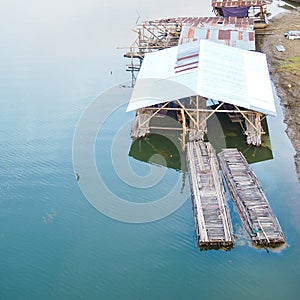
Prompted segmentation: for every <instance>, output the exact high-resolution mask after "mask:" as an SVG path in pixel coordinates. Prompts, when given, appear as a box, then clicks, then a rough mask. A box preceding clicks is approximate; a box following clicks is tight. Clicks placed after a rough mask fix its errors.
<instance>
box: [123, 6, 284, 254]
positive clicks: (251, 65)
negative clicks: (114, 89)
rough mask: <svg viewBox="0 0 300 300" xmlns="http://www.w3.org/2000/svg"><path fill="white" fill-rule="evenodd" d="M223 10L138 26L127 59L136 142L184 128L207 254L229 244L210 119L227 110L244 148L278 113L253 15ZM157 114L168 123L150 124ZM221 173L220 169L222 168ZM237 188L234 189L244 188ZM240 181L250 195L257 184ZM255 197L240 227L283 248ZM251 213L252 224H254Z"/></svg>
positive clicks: (226, 210)
mask: <svg viewBox="0 0 300 300" xmlns="http://www.w3.org/2000/svg"><path fill="white" fill-rule="evenodd" d="M212 2H213V4H215V3H218V5H220V6H217V7H220V8H223V7H225V8H227V6H224V5H225V4H228V3H229V1H212ZM225 2H226V3H225ZM265 2H269V1H230V3H231V4H232V5H233V4H235V5H236V6H232V7H239V6H241V7H244V6H245V7H247V11H248V10H249V7H248V6H251V5H258V6H259V5H260V4H261V5H264V3H265ZM221 4H222V5H223V6H222V5H221ZM246 4H247V5H246ZM215 5H217V4H215ZM243 5H244V6H243ZM245 10H246V9H245ZM224 11H226V9H225V10H224ZM224 11H223V10H222V14H221V13H220V14H219V16H216V17H181V18H169V19H162V20H155V21H147V22H143V23H142V24H140V25H138V28H137V29H136V30H135V31H136V32H137V34H138V37H137V39H136V41H135V42H134V43H133V44H132V45H131V47H129V49H128V51H127V52H126V54H125V57H127V58H130V59H131V63H130V64H129V65H128V66H127V67H128V71H130V72H131V74H132V87H133V92H132V95H131V98H130V101H129V103H128V107H127V111H135V112H136V118H135V122H134V124H133V126H132V128H131V137H132V138H133V139H134V140H136V139H140V138H143V137H145V136H147V135H149V134H150V132H151V131H152V130H165V131H167V130H169V131H172V130H176V131H178V130H180V131H181V138H180V140H181V146H182V149H183V151H184V152H185V154H186V165H187V170H188V175H189V182H190V188H191V195H192V199H193V210H194V219H195V224H196V234H197V242H198V245H199V246H200V248H205V249H206V248H218V249H219V248H224V249H230V248H232V247H233V246H234V235H233V226H232V223H231V219H230V214H229V208H228V205H227V199H226V195H225V189H224V186H223V182H222V179H221V177H220V171H219V170H220V167H219V160H218V157H217V155H216V151H215V150H214V148H213V147H212V145H211V144H210V143H209V142H207V133H208V128H207V121H208V120H209V118H210V117H212V116H213V115H214V114H215V113H223V114H224V113H225V114H227V115H228V117H229V119H230V120H231V122H234V123H239V124H240V125H241V128H242V129H243V133H244V134H245V136H246V139H247V143H248V144H249V145H254V146H260V145H261V143H262V135H263V134H264V130H263V127H262V120H264V119H265V118H266V116H267V115H271V116H275V115H276V108H275V103H274V95H273V89H272V85H271V81H270V76H269V71H268V65H267V61H266V56H265V54H263V53H259V52H255V32H254V25H255V18H249V17H248V14H246V12H244V13H245V16H242V17H240V15H239V14H238V15H237V16H233V15H232V14H233V11H234V13H236V12H237V11H238V10H237V9H235V10H229V12H230V11H231V12H230V14H231V15H229V16H227V15H226V14H227V13H224ZM136 62H137V63H136ZM168 116H169V118H168ZM158 117H159V118H160V119H172V120H173V123H172V122H170V123H169V124H168V125H166V123H163V122H160V123H157V122H155V121H154V120H155V119H157V118H158ZM174 123H175V125H174ZM162 124H163V125H162ZM150 146H151V145H150ZM155 151H156V149H155ZM235 153H236V152H234V155H233V156H234V159H235V157H236V154H235ZM132 155H133V154H132ZM240 155H241V158H238V160H239V161H240V160H242V163H243V166H241V167H240V169H241V170H243V171H244V170H247V169H248V164H247V161H246V160H245V159H243V158H242V157H243V156H242V154H240ZM230 158H231V157H230ZM170 163H171V161H170ZM221 163H222V164H223V165H225V164H227V163H229V164H230V166H231V165H232V164H234V163H235V162H233V163H232V162H231V161H230V162H228V161H227V158H226V159H225V160H223V161H221ZM172 166H173V165H172ZM173 167H175V165H174V166H173ZM222 168H223V169H224V170H225V167H224V166H222ZM239 172H240V171H238V172H237V173H235V169H234V167H233V172H232V174H233V176H239ZM246 173H247V171H246ZM226 179H228V180H229V179H230V178H229V177H228V178H226ZM247 180H248V177H247ZM234 183H235V184H236V185H237V188H236V189H237V190H239V186H238V185H239V184H241V183H240V182H235V181H234ZM242 183H243V184H244V183H246V184H248V185H249V186H251V188H253V190H255V187H256V186H258V184H259V183H258V182H257V181H255V180H253V181H251V182H250V181H249V182H242ZM245 195H247V196H249V195H248V194H247V191H246V192H245V193H244V192H243V193H240V195H238V196H237V195H235V196H236V199H237V200H236V203H238V204H240V203H243V201H246V200H247V199H246V200H245V197H244V196H245ZM255 197H256V198H255V205H254V204H253V203H254V202H253V201H252V202H249V209H248V211H247V213H243V212H241V213H240V216H241V219H242V222H243V223H245V222H250V225H249V226H248V227H247V228H246V230H247V231H248V233H249V234H250V236H251V239H252V241H253V242H254V243H255V244H257V245H262V246H264V247H265V246H266V247H268V246H270V245H277V244H281V243H284V236H283V233H282V231H281V228H280V226H279V223H278V224H277V219H276V218H275V217H273V215H272V214H271V208H270V207H269V203H268V201H266V198H265V195H264V194H263V192H261V190H260V189H259V192H257V193H256V196H255ZM247 203H248V202H247ZM262 208H264V211H263V212H262V211H261V209H262ZM266 213H268V218H267V219H266V216H265V215H266ZM254 215H255V216H256V217H257V219H256V220H255V222H254V223H251V216H254ZM246 218H247V219H246ZM249 220H250V221H249ZM271 223H272V224H271ZM270 224H271V225H270Z"/></svg>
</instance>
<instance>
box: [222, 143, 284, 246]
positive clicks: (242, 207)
mask: <svg viewBox="0 0 300 300" xmlns="http://www.w3.org/2000/svg"><path fill="white" fill-rule="evenodd" d="M218 157H219V160H220V164H221V168H222V171H223V174H224V177H225V179H226V181H227V184H228V186H229V188H230V191H231V194H232V198H233V200H234V203H235V204H236V207H237V210H238V213H239V216H240V218H241V220H242V223H243V225H244V227H245V229H246V231H247V232H248V234H249V235H250V237H251V239H252V241H253V242H254V243H255V244H257V245H261V246H267V247H271V246H276V245H278V244H282V243H284V242H285V238H284V234H283V232H282V229H281V227H280V225H279V222H278V220H277V218H276V216H275V215H274V213H273V212H272V209H271V207H270V204H269V202H268V200H267V198H266V196H265V193H264V191H263V189H262V187H261V185H260V183H259V181H258V179H257V177H256V175H255V174H254V172H253V170H252V168H251V167H250V166H249V164H248V163H247V161H246V159H245V157H244V156H243V154H242V153H241V152H239V151H238V150H237V149H224V150H223V151H222V152H221V153H219V154H218Z"/></svg>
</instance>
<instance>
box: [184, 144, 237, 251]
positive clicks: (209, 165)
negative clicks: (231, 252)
mask: <svg viewBox="0 0 300 300" xmlns="http://www.w3.org/2000/svg"><path fill="white" fill-rule="evenodd" d="M186 149H187V151H186V158H187V166H188V174H189V179H190V186H191V194H192V200H193V209H194V218H195V226H196V234H197V240H198V245H199V247H200V248H201V249H211V248H215V249H218V248H224V249H230V248H232V247H233V246H234V236H233V227H232V223H231V218H230V214H229V209H228V206H227V201H226V196H225V190H224V187H223V185H222V180H221V176H220V171H219V164H218V159H217V156H216V153H215V150H214V149H213V147H212V146H211V144H210V143H205V142H202V141H192V142H188V143H187V148H186Z"/></svg>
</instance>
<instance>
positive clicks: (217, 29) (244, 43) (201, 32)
mask: <svg viewBox="0 0 300 300" xmlns="http://www.w3.org/2000/svg"><path fill="white" fill-rule="evenodd" d="M195 19H197V20H195ZM182 23H183V27H182V29H181V34H180V38H179V43H178V44H179V45H181V44H185V43H190V42H193V41H196V40H200V39H206V40H211V41H213V42H217V43H221V44H224V45H227V46H232V47H237V48H241V49H245V50H255V32H254V20H253V19H252V18H236V17H229V18H223V17H209V18H194V20H185V21H184V22H182ZM186 25H188V26H186Z"/></svg>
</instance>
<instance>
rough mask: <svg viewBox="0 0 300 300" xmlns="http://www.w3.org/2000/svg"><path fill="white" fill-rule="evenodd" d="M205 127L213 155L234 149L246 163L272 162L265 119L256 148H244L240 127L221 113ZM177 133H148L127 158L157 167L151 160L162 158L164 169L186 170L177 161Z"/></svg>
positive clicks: (179, 145) (159, 121)
mask: <svg viewBox="0 0 300 300" xmlns="http://www.w3.org/2000/svg"><path fill="white" fill-rule="evenodd" d="M154 122H156V125H158V124H160V125H161V124H163V123H164V122H165V120H164V119H163V118H157V119H156V120H155V121H154ZM152 125H153V124H152ZM163 126H166V124H163ZM207 126H208V135H207V139H206V140H207V141H209V142H210V143H211V144H212V145H213V147H214V148H215V150H216V151H217V153H218V152H220V151H221V150H222V149H223V148H237V149H238V150H239V151H241V152H242V153H243V155H244V156H245V157H246V159H247V161H248V163H250V164H251V163H257V162H261V161H266V160H270V159H273V153H272V148H271V143H270V138H269V130H268V124H267V120H266V119H264V120H263V121H262V127H263V130H264V132H265V134H264V135H263V137H262V145H261V146H259V147H257V146H252V145H248V144H247V142H246V136H245V135H244V133H243V130H242V127H241V125H240V124H239V123H232V122H230V120H229V118H228V116H227V115H226V114H224V113H218V114H215V117H212V118H210V119H209V120H208V122H207ZM178 129H180V126H178ZM181 133H182V131H180V130H174V131H170V130H152V131H151V133H150V134H149V135H148V136H147V137H145V138H140V139H136V140H133V141H132V144H131V147H130V151H129V156H130V157H133V158H135V159H137V160H139V161H143V162H150V160H151V163H154V164H160V165H161V164H162V161H161V160H159V159H158V160H157V161H156V160H155V157H159V156H162V157H163V158H164V160H163V164H164V166H165V167H168V168H171V169H175V170H186V167H185V165H184V166H182V163H183V162H185V160H184V159H183V160H181V156H182V155H185V154H184V153H183V151H182V147H181V143H180V139H181ZM156 155H157V156H156Z"/></svg>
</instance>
